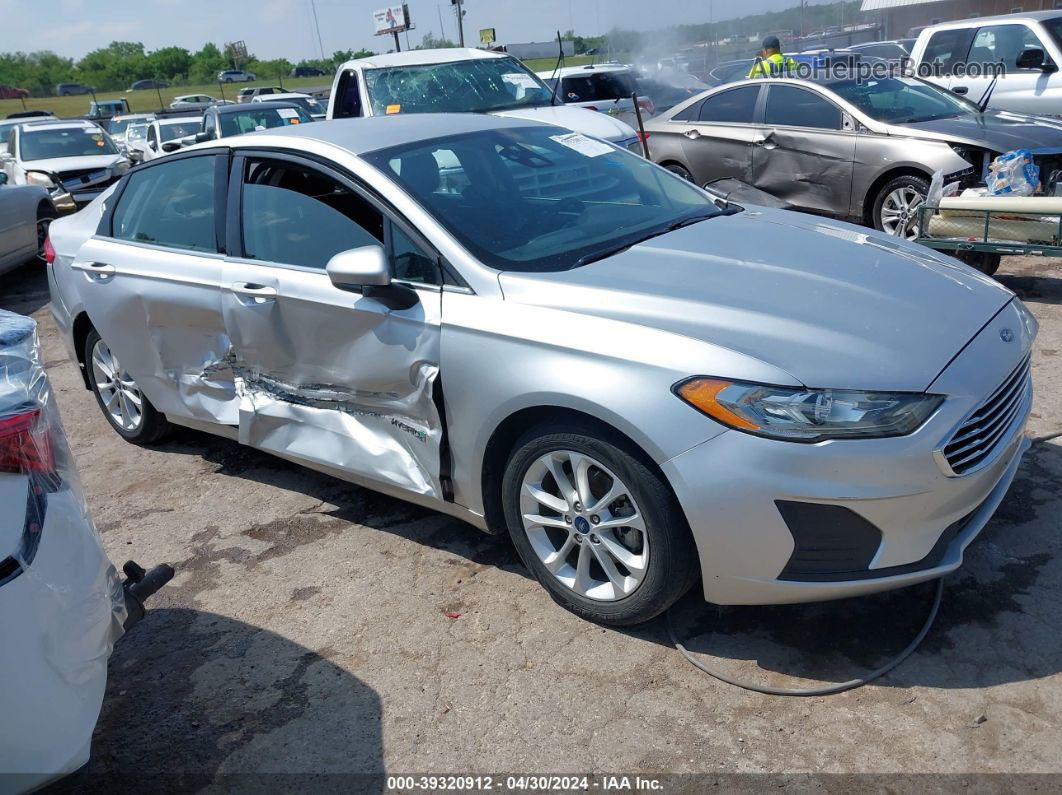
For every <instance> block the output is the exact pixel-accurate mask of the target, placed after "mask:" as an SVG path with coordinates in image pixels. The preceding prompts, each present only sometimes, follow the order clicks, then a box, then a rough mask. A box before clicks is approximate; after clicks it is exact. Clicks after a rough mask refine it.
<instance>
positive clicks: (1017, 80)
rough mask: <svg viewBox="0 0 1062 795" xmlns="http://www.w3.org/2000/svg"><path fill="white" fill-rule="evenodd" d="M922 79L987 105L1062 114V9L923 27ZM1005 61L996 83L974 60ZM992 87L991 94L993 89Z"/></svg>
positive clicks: (916, 62) (917, 63)
mask: <svg viewBox="0 0 1062 795" xmlns="http://www.w3.org/2000/svg"><path fill="white" fill-rule="evenodd" d="M911 60H912V65H913V68H914V69H915V70H916V73H917V74H918V75H919V76H920V77H924V78H926V79H928V80H932V81H933V82H934V83H937V84H938V85H940V86H943V87H944V88H947V89H950V90H951V91H954V92H955V93H956V94H959V95H960V96H963V97H966V98H967V99H969V100H970V101H972V102H975V103H977V104H981V103H983V102H985V101H986V100H987V107H988V108H989V109H991V110H1006V111H1014V112H1016V113H1029V114H1033V115H1040V116H1062V72H1060V71H1059V68H1060V67H1062V11H1039V12H1034V13H1025V14H1006V15H1003V16H997V17H976V18H973V19H962V20H958V21H956V22H946V23H944V24H941V25H931V26H930V27H928V28H926V29H925V30H923V31H922V32H921V33H920V34H919V36H918V41H916V42H915V45H914V50H913V51H912V52H911ZM1000 62H1002V63H1003V66H1004V67H1005V69H1006V72H1005V74H1003V75H1002V76H1000V77H999V79H998V80H997V81H995V85H994V86H993V78H992V77H991V76H988V75H987V74H984V75H983V74H974V73H972V72H971V70H970V65H971V64H977V65H978V66H979V67H980V65H983V64H999V63H1000ZM990 89H991V93H989V91H990Z"/></svg>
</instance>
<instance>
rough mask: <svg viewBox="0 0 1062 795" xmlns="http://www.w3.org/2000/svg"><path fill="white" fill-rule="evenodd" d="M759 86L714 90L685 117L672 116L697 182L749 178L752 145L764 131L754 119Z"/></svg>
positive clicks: (760, 110) (747, 180)
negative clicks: (676, 119)
mask: <svg viewBox="0 0 1062 795" xmlns="http://www.w3.org/2000/svg"><path fill="white" fill-rule="evenodd" d="M761 88H762V86H760V85H758V84H755V85H744V86H739V87H737V88H731V89H728V90H726V91H722V92H720V93H718V94H713V95H712V96H710V97H708V98H707V99H705V100H704V101H703V102H701V104H700V105H698V106H695V108H696V109H695V110H694V111H693V112H692V113H691V114H690V115H689V117H688V118H687V119H685V120H679V121H674V120H673V122H674V123H675V124H676V132H677V133H678V134H680V135H682V136H683V138H684V140H683V141H682V150H683V153H684V155H685V159H686V162H687V163H688V164H689V167H690V171H691V172H692V173H693V179H694V181H695V182H696V183H697V184H698V185H704V184H705V183H706V182H713V181H714V180H717V179H722V178H724V177H734V178H735V179H740V180H743V181H745V182H749V181H750V180H751V176H752V150H753V145H754V142H755V141H756V140H757V139H758V138H759V137H761V136H762V134H763V132H762V130H761V129H760V127H759V126H758V125H756V124H755V123H754V122H755V121H756V120H757V119H759V118H760V117H761V116H762V108H761V107H760V103H759V98H760V90H761ZM684 115H685V114H684Z"/></svg>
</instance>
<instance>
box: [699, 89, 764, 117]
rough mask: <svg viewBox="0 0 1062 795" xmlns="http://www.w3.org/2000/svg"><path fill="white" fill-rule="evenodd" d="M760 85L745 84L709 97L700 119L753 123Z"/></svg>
mask: <svg viewBox="0 0 1062 795" xmlns="http://www.w3.org/2000/svg"><path fill="white" fill-rule="evenodd" d="M759 96H760V87H759V86H743V87H741V88H735V89H731V90H730V91H724V92H723V93H722V94H716V95H714V96H711V97H708V99H706V100H704V102H703V103H702V104H701V111H700V113H699V114H698V118H697V120H698V121H702V122H722V123H726V124H752V120H753V115H754V114H755V112H756V100H757V99H758V98H759Z"/></svg>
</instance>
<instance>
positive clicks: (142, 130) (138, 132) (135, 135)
mask: <svg viewBox="0 0 1062 795" xmlns="http://www.w3.org/2000/svg"><path fill="white" fill-rule="evenodd" d="M146 138H147V125H146V124H130V125H129V129H128V130H126V131H125V140H126V141H127V142H128V143H133V142H134V141H143V140H144V139H146Z"/></svg>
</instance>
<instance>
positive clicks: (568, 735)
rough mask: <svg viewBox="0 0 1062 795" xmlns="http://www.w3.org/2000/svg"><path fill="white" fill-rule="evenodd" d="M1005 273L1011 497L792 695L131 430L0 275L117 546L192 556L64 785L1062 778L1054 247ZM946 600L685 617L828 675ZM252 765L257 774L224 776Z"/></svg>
mask: <svg viewBox="0 0 1062 795" xmlns="http://www.w3.org/2000/svg"><path fill="white" fill-rule="evenodd" d="M1000 280H1001V281H1003V282H1004V283H1005V284H1007V286H1009V287H1010V288H1012V289H1014V290H1015V291H1017V292H1018V293H1019V294H1020V295H1021V296H1022V297H1023V298H1024V299H1025V300H1026V301H1027V303H1028V304H1029V306H1030V307H1031V309H1032V310H1033V311H1034V312H1035V314H1036V315H1037V317H1038V318H1039V319H1040V322H1041V335H1040V339H1039V343H1038V347H1037V351H1036V354H1035V358H1034V373H1035V380H1036V387H1037V389H1038V397H1037V401H1036V405H1035V407H1034V414H1033V418H1032V420H1031V423H1030V426H1029V434H1030V436H1032V437H1033V438H1034V440H1035V443H1034V447H1033V449H1032V450H1031V451H1030V453H1029V455H1028V456H1027V458H1026V460H1025V462H1024V465H1023V467H1022V470H1021V472H1020V474H1019V476H1018V479H1017V481H1016V482H1015V484H1014V487H1013V488H1012V489H1011V492H1010V495H1009V496H1008V498H1007V500H1006V501H1005V503H1004V504H1003V506H1002V508H1001V509H1000V511H999V513H998V515H997V516H996V518H995V519H994V520H993V521H992V523H991V524H990V526H989V527H988V528H987V530H986V531H985V532H984V533H983V535H982V536H981V538H980V539H979V540H978V542H977V543H976V544H975V545H974V546H973V547H972V548H971V549H970V551H969V553H968V556H967V564H966V566H965V567H964V568H963V569H961V570H960V571H959V572H957V573H956V574H954V575H952V576H951V577H950V578H948V580H947V587H946V591H945V595H944V603H943V607H942V609H941V612H940V616H939V619H938V621H937V623H936V626H935V627H934V628H933V630H932V632H931V634H930V635H929V637H928V639H927V640H926V642H925V643H924V644H923V645H922V647H921V649H920V650H919V651H918V652H917V653H916V654H915V655H914V656H913V657H912V658H911V659H910V660H908V661H907V662H906V663H905V664H904V665H903V666H902V667H901V668H899V669H898V670H897V671H895V672H894V673H892V674H890V675H889V676H887V677H886V678H885V679H883V680H881V681H879V682H878V683H876V684H874V685H872V686H869V687H866V688H863V689H860V690H856V691H853V692H849V693H845V694H843V695H839V696H832V697H828V698H811V699H784V698H777V697H769V696H762V695H756V694H753V693H749V692H745V691H742V690H738V689H736V688H733V687H728V686H725V685H723V684H721V683H719V682H717V681H715V680H713V679H710V678H708V677H707V676H704V675H703V674H701V673H699V672H698V671H696V670H695V669H694V668H692V667H691V666H690V665H689V664H688V663H687V662H685V661H684V660H683V659H682V657H680V656H679V654H678V653H677V652H676V651H675V650H674V649H673V648H672V647H671V644H670V643H669V641H668V634H667V629H666V624H665V623H664V622H663V620H657V621H655V622H652V623H650V624H649V625H646V626H644V627H640V628H637V629H635V630H630V631H615V630H607V629H602V628H600V627H597V626H593V625H591V624H587V623H585V622H583V621H580V620H579V619H577V618H575V617H573V616H571V615H569V614H568V613H566V612H564V611H563V610H561V609H560V608H559V607H557V606H556V605H554V604H553V602H552V601H550V599H549V598H548V597H547V596H546V594H545V592H543V591H542V590H541V589H540V588H539V587H538V586H537V585H536V584H535V583H534V582H533V581H532V580H531V579H529V577H528V574H527V573H526V571H525V570H524V568H523V567H522V566H521V564H520V563H519V561H518V560H517V558H516V556H515V553H514V551H513V550H512V548H511V546H510V544H509V543H508V541H507V539H497V538H491V537H487V536H485V535H483V534H481V533H479V532H478V531H476V530H474V529H472V528H470V527H468V526H466V525H464V524H462V523H461V522H458V521H455V520H453V519H450V518H448V517H445V516H442V515H440V514H435V513H432V512H430V511H426V510H422V509H420V508H416V507H413V506H411V505H407V504H405V503H403V502H400V501H397V500H393V499H390V498H387V497H383V496H380V495H377V494H375V493H372V492H369V491H365V490H363V489H360V488H356V487H353V486H350V485H348V484H345V483H343V482H340V481H338V480H334V479H332V478H329V477H326V476H323V475H318V474H315V473H313V472H310V471H307V470H302V469H300V468H298V467H296V466H294V465H291V464H288V463H285V462H283V461H280V460H278V459H274V458H272V457H270V456H268V455H265V454H262V453H258V452H255V451H253V450H249V449H245V448H241V447H239V446H238V445H236V444H235V443H232V442H228V441H224V440H220V439H216V438H213V437H211V436H207V435H203V434H199V433H195V432H191V431H182V432H180V433H179V434H178V435H177V436H176V437H175V438H173V439H172V440H170V441H168V442H166V443H165V444H163V445H161V446H159V447H156V448H153V449H141V448H137V447H133V446H131V445H128V444H126V443H124V442H123V441H122V440H121V439H120V438H119V437H118V436H117V435H116V434H114V433H113V432H111V430H110V429H109V427H108V426H107V424H106V422H105V421H104V419H103V417H102V416H101V415H100V413H99V411H98V409H97V407H96V404H95V402H94V400H93V398H92V396H91V394H90V393H89V392H87V391H85V390H84V389H83V388H82V387H81V386H80V384H79V380H78V375H77V372H76V368H75V366H74V363H73V362H71V361H70V360H69V359H68V356H67V353H66V349H65V348H64V347H63V345H62V343H61V341H60V340H59V338H58V336H57V334H56V333H55V330H54V326H53V324H52V321H51V318H50V315H49V313H48V310H47V306H46V302H47V298H48V296H47V289H46V284H45V281H44V279H43V277H42V275H41V274H40V273H39V272H38V271H36V270H35V269H34V268H33V267H29V268H26V269H23V270H22V271H20V272H18V273H15V274H12V275H9V276H6V277H4V281H3V285H2V286H0V306H3V307H4V308H9V309H13V310H15V311H21V312H26V313H32V314H33V315H34V317H36V318H37V319H38V321H39V322H40V327H41V335H42V339H43V344H44V349H45V357H46V361H47V367H48V372H49V375H50V377H51V379H52V382H53V385H54V387H55V388H56V390H57V393H58V401H59V404H60V407H61V410H62V414H63V419H64V423H65V425H66V429H67V432H68V434H69V436H70V440H71V444H72V447H73V450H74V453H75V456H76V458H77V464H78V466H79V469H80V473H81V477H82V480H83V482H84V486H85V490H86V492H87V495H88V499H89V503H90V504H91V507H92V511H93V515H94V518H95V520H96V523H97V525H98V527H99V530H100V532H101V533H102V536H103V540H104V543H105V545H106V547H107V550H108V552H109V554H110V556H111V558H112V559H113V560H114V561H115V562H116V563H118V564H119V565H120V564H121V563H122V562H123V561H125V560H126V559H128V558H130V557H132V558H135V559H136V560H138V561H139V562H140V563H142V564H143V565H145V566H149V565H153V564H155V563H159V562H163V561H166V562H169V563H171V564H173V565H174V567H175V568H176V569H177V576H176V578H175V579H174V580H173V582H172V584H171V585H169V586H167V587H166V588H165V589H163V591H162V592H160V593H159V594H158V596H156V597H155V599H154V600H153V602H152V603H151V605H150V607H151V610H150V612H149V614H148V616H147V618H146V619H145V620H144V621H143V622H142V623H141V624H140V625H139V626H138V627H137V628H136V629H135V630H134V631H133V632H132V633H130V635H129V636H128V637H127V638H125V639H123V640H122V641H121V642H120V643H119V644H118V646H117V647H116V649H115V653H114V655H113V657H112V658H111V663H110V681H109V684H108V689H107V697H106V701H105V702H104V706H103V712H102V715H101V717H100V722H99V726H98V728H97V732H96V737H95V743H94V749H93V750H94V753H93V759H92V761H91V763H90V764H89V767H88V769H87V771H86V773H85V774H83V775H81V776H80V777H78V778H75V779H74V780H72V781H68V782H67V783H66V784H65V785H64V787H66V788H89V789H92V788H96V787H97V786H99V785H100V783H101V779H100V778H99V776H100V775H101V774H111V775H123V776H127V777H129V780H130V781H134V780H135V781H139V782H143V781H155V782H156V783H158V782H166V784H167V785H168V786H167V788H169V787H170V786H177V785H184V786H187V787H200V786H209V785H211V784H212V783H213V788H215V789H218V790H223V789H227V788H230V787H232V786H233V785H234V784H235V783H236V782H242V783H244V784H249V783H251V782H257V783H258V784H259V785H261V786H263V787H270V786H279V785H281V784H282V783H283V782H288V783H291V782H298V784H299V785H300V786H301V785H305V784H306V782H307V781H308V779H307V776H310V775H313V774H317V775H320V774H352V773H361V774H365V773H369V774H376V775H381V774H384V773H386V774H389V775H390V774H409V773H472V772H479V773H513V772H523V773H530V772H534V773H576V772H579V771H583V772H588V771H616V772H623V773H627V774H629V775H634V774H642V775H647V774H650V773H654V772H664V771H670V772H678V773H694V772H701V773H703V772H708V773H713V774H719V775H725V774H731V773H743V772H766V773H774V774H801V773H842V772H843V773H909V774H910V773H931V774H964V776H963V777H961V778H960V779H954V780H951V779H949V781H955V782H959V783H960V784H961V782H962V781H965V780H966V776H968V775H969V774H973V773H1017V772H1024V773H1051V772H1059V771H1062V756H1060V755H1059V748H1060V747H1062V726H1060V721H1062V719H1060V717H1059V715H1060V714H1062V633H1060V632H1059V630H1058V628H1059V626H1060V625H1062V607H1060V605H1062V600H1060V598H1059V597H1060V585H1062V562H1060V560H1059V557H1058V554H1057V553H1058V550H1059V546H1060V541H1059V536H1060V533H1059V531H1060V529H1062V510H1060V508H1062V493H1060V491H1059V488H1058V485H1059V483H1060V481H1062V439H1059V438H1057V437H1058V436H1059V435H1062V403H1060V401H1059V399H1058V395H1059V394H1060V393H1062V389H1060V388H1062V383H1060V381H1062V376H1060V374H1059V362H1060V361H1062V359H1060V358H1059V357H1060V355H1062V307H1060V303H1062V266H1057V265H1056V266H1054V267H1052V266H1051V264H1050V261H1047V260H1042V261H1041V260H1035V259H1013V260H1010V261H1008V262H1007V263H1005V265H1004V269H1003V271H1002V272H1001V275H1000ZM932 593H933V591H932V586H920V587H917V588H913V589H909V590H907V591H902V592H898V593H893V594H889V595H883V596H875V597H868V598H864V599H861V600H853V601H849V602H841V603H832V604H830V605H825V606H797V607H786V608H752V607H748V608H730V609H726V610H719V609H716V608H713V607H709V606H707V605H705V604H704V603H703V602H702V601H699V600H698V598H697V596H696V594H692V595H690V596H689V597H687V598H686V600H685V601H684V602H683V603H681V604H680V606H679V610H678V614H677V625H678V627H679V631H680V633H681V634H683V635H685V636H687V637H690V638H691V640H690V646H691V647H692V648H693V649H695V650H701V651H707V650H710V651H711V653H712V655H713V656H712V657H706V658H705V659H706V660H707V661H709V662H711V663H713V664H715V665H718V666H719V667H722V668H725V669H726V670H728V671H730V672H733V673H737V674H739V675H741V676H744V677H748V678H752V679H756V680H757V681H763V682H770V683H773V684H780V685H801V684H807V683H809V680H811V681H815V682H822V681H839V680H841V679H847V678H850V677H852V676H855V675H858V674H859V673H861V672H864V671H866V670H867V669H868V667H870V666H874V665H876V664H880V663H881V662H882V661H883V660H884V659H886V657H887V656H888V655H889V654H890V653H894V652H896V651H897V650H899V649H900V648H902V647H903V646H904V645H905V644H906V643H907V641H908V639H909V638H910V637H912V636H913V634H914V633H915V632H916V631H917V629H918V627H919V626H920V624H921V622H922V621H923V619H924V616H925V615H926V611H927V609H928V607H929V603H930V599H931V597H932ZM454 615H458V616H459V617H456V618H453V617H449V616H454ZM791 675H796V677H797V678H793V676H791ZM240 774H245V775H246V774H254V775H256V776H258V777H259V778H253V777H251V776H248V777H246V778H227V777H228V776H230V775H240ZM284 776H291V777H293V778H291V779H285V778H284ZM318 781H321V782H329V781H331V782H345V785H347V786H348V787H349V788H362V787H358V786H357V785H356V783H357V782H361V783H363V784H364V785H365V787H376V786H379V780H378V779H377V780H370V779H353V778H347V779H344V778H332V779H329V778H324V779H318ZM997 781H1002V782H1010V784H1006V785H1005V788H1006V786H1012V785H1013V784H1014V780H1013V779H1010V778H1005V777H1004V778H1001V779H997Z"/></svg>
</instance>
